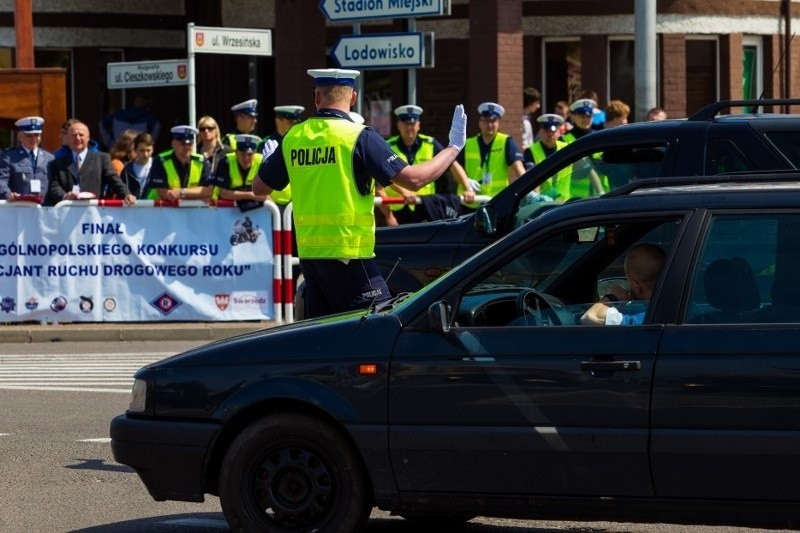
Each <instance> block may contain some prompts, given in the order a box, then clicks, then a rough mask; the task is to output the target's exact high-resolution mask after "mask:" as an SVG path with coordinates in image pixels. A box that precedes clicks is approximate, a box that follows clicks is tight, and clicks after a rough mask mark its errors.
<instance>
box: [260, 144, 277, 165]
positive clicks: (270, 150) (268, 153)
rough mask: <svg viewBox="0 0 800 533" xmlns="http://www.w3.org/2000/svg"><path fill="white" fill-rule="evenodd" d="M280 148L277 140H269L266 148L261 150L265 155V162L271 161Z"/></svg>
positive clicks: (265, 145)
mask: <svg viewBox="0 0 800 533" xmlns="http://www.w3.org/2000/svg"><path fill="white" fill-rule="evenodd" d="M277 148H278V141H276V140H275V139H267V140H266V141H264V148H263V149H262V150H261V153H262V154H263V155H264V161H266V160H267V159H269V156H271V155H272V153H273V152H274V151H275V150H276V149H277Z"/></svg>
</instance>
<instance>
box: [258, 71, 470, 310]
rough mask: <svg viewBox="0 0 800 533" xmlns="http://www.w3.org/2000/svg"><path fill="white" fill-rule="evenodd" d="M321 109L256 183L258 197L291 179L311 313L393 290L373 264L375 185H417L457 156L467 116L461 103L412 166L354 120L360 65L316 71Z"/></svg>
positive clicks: (366, 302) (373, 299)
mask: <svg viewBox="0 0 800 533" xmlns="http://www.w3.org/2000/svg"><path fill="white" fill-rule="evenodd" d="M308 74H309V75H310V76H312V77H313V78H314V80H315V88H314V104H315V106H316V108H317V115H316V116H314V117H312V118H309V119H306V120H305V121H304V122H301V123H299V124H297V125H296V126H295V127H293V128H292V129H291V130H289V132H288V133H287V134H286V136H285V137H284V138H283V142H282V143H281V147H280V149H278V150H276V151H275V152H273V153H272V155H271V156H270V157H269V158H268V159H267V160H266V161H265V162H264V164H262V166H261V168H260V169H259V173H258V178H257V179H256V180H255V181H254V182H253V192H254V193H255V194H257V195H264V194H270V193H271V192H272V190H273V189H276V190H281V189H283V188H285V187H286V186H287V185H288V184H289V182H291V184H292V196H293V200H292V205H293V209H294V223H295V230H296V236H297V247H298V255H299V257H300V269H301V270H302V272H303V276H304V277H305V281H306V312H307V313H306V314H307V316H309V317H318V316H323V315H327V314H331V313H338V312H342V311H347V310H352V309H360V308H368V307H370V306H371V305H373V304H376V303H380V302H383V301H385V300H388V299H389V298H390V297H391V295H390V294H389V288H388V286H387V285H386V281H385V280H384V279H383V277H382V276H381V273H380V271H379V269H378V266H377V264H376V263H375V260H374V257H375V217H374V199H373V197H374V183H373V179H374V180H375V181H377V182H378V183H379V184H380V185H382V186H384V187H386V186H388V185H390V184H391V183H393V182H395V183H398V184H400V185H401V186H403V187H405V188H406V189H409V190H412V191H417V190H419V189H421V188H422V187H424V186H425V185H426V184H428V183H430V182H432V181H434V180H436V178H438V177H439V176H441V175H442V173H444V171H445V170H447V168H448V167H450V165H451V164H452V163H453V161H455V159H456V157H457V156H458V153H459V152H460V151H461V149H462V148H463V147H464V143H465V142H466V126H467V118H466V115H465V114H464V107H463V106H462V105H458V106H456V109H455V113H454V114H453V123H452V126H451V129H450V135H449V138H450V143H449V145H448V147H447V148H445V149H444V150H442V151H441V152H439V154H437V155H436V156H435V157H434V158H433V159H431V160H430V161H426V162H424V163H421V164H419V165H408V164H407V163H406V162H405V161H403V160H402V159H401V158H400V157H398V156H397V154H395V153H394V152H392V150H391V149H390V148H389V147H388V146H387V144H386V142H385V141H384V139H383V137H381V136H380V134H378V133H377V132H376V131H375V130H373V129H371V128H368V127H365V126H364V125H359V124H356V123H355V122H353V121H352V120H351V119H350V115H349V114H348V112H349V111H350V108H351V107H352V106H353V104H355V102H356V98H357V97H358V95H357V93H356V92H355V91H354V90H353V84H354V81H355V78H356V77H357V76H358V75H359V74H360V72H358V71H357V70H346V69H311V70H309V71H308Z"/></svg>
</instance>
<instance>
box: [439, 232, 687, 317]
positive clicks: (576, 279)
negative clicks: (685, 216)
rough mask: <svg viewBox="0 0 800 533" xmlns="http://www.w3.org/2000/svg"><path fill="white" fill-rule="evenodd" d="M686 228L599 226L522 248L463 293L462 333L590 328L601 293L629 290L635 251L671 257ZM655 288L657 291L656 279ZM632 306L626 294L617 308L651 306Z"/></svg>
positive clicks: (627, 309) (459, 312)
mask: <svg viewBox="0 0 800 533" xmlns="http://www.w3.org/2000/svg"><path fill="white" fill-rule="evenodd" d="M680 221H681V219H680V218H675V217H670V218H669V219H660V220H638V221H636V222H624V223H619V222H616V221H611V222H607V223H593V224H591V225H583V226H577V227H571V228H568V229H565V230H562V231H559V232H557V233H555V234H553V235H551V236H549V237H547V238H545V239H543V240H540V241H538V242H536V243H534V244H533V245H529V246H527V247H525V248H522V247H520V249H519V251H518V253H516V255H514V256H513V257H508V258H507V259H505V260H503V261H502V262H501V263H500V264H499V265H498V266H496V267H494V268H493V270H492V271H491V272H490V273H489V274H488V275H486V276H484V277H482V278H480V279H479V280H478V281H477V282H476V283H473V284H472V285H471V286H469V287H467V288H466V289H465V290H464V292H463V293H462V297H461V300H460V302H459V304H458V307H457V309H456V312H455V320H456V326H457V327H475V326H477V327H505V326H515V327H520V326H523V327H524V326H576V325H580V324H582V323H584V324H585V323H586V322H582V321H581V318H582V317H583V316H584V314H585V313H586V311H587V310H588V309H589V308H590V307H592V306H593V305H594V304H595V303H596V302H597V301H598V300H599V297H598V294H599V293H600V292H601V291H606V292H603V294H607V292H608V291H610V290H612V287H613V286H615V285H620V284H621V285H624V284H625V281H626V279H625V277H626V272H625V269H624V268H623V264H624V259H625V256H626V255H627V254H628V253H629V252H630V250H631V249H633V248H634V247H636V246H638V245H641V244H643V243H648V244H650V245H653V246H655V247H657V248H660V250H661V251H663V253H664V254H667V253H669V250H670V248H671V247H672V243H673V241H674V239H675V238H676V235H677V234H678V231H679V226H680ZM656 278H658V275H656ZM639 281H640V282H644V281H646V280H639ZM652 281H653V284H655V282H656V281H657V279H653V280H652ZM648 294H649V293H648ZM601 296H602V295H601ZM632 299H633V297H632V296H631V297H627V296H625V295H623V296H622V297H620V298H619V301H618V302H614V303H612V304H611V305H612V306H613V307H615V309H618V310H620V311H621V312H628V313H632V312H633V311H635V312H636V313H643V312H644V311H646V310H647V307H648V304H647V302H646V301H645V302H643V303H641V304H640V303H637V302H633V301H632ZM638 323H641V322H638Z"/></svg>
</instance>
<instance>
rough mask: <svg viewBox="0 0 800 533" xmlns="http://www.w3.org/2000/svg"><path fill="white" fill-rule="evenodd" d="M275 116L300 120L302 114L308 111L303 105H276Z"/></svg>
mask: <svg viewBox="0 0 800 533" xmlns="http://www.w3.org/2000/svg"><path fill="white" fill-rule="evenodd" d="M273 109H274V110H275V116H278V117H281V118H288V119H290V120H297V119H299V118H300V113H302V112H303V111H305V110H306V108H305V107H303V106H301V105H276V106H275V107H274V108H273Z"/></svg>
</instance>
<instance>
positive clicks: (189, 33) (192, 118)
mask: <svg viewBox="0 0 800 533" xmlns="http://www.w3.org/2000/svg"><path fill="white" fill-rule="evenodd" d="M193 36H194V22H190V23H189V24H188V25H187V26H186V39H187V42H186V49H187V50H188V51H189V57H188V61H189V64H188V66H187V70H188V71H189V72H188V73H187V74H188V76H189V126H194V125H195V123H196V116H197V112H196V111H195V107H196V102H195V90H196V87H195V79H194V43H193V42H192V39H193V38H194V37H193Z"/></svg>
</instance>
